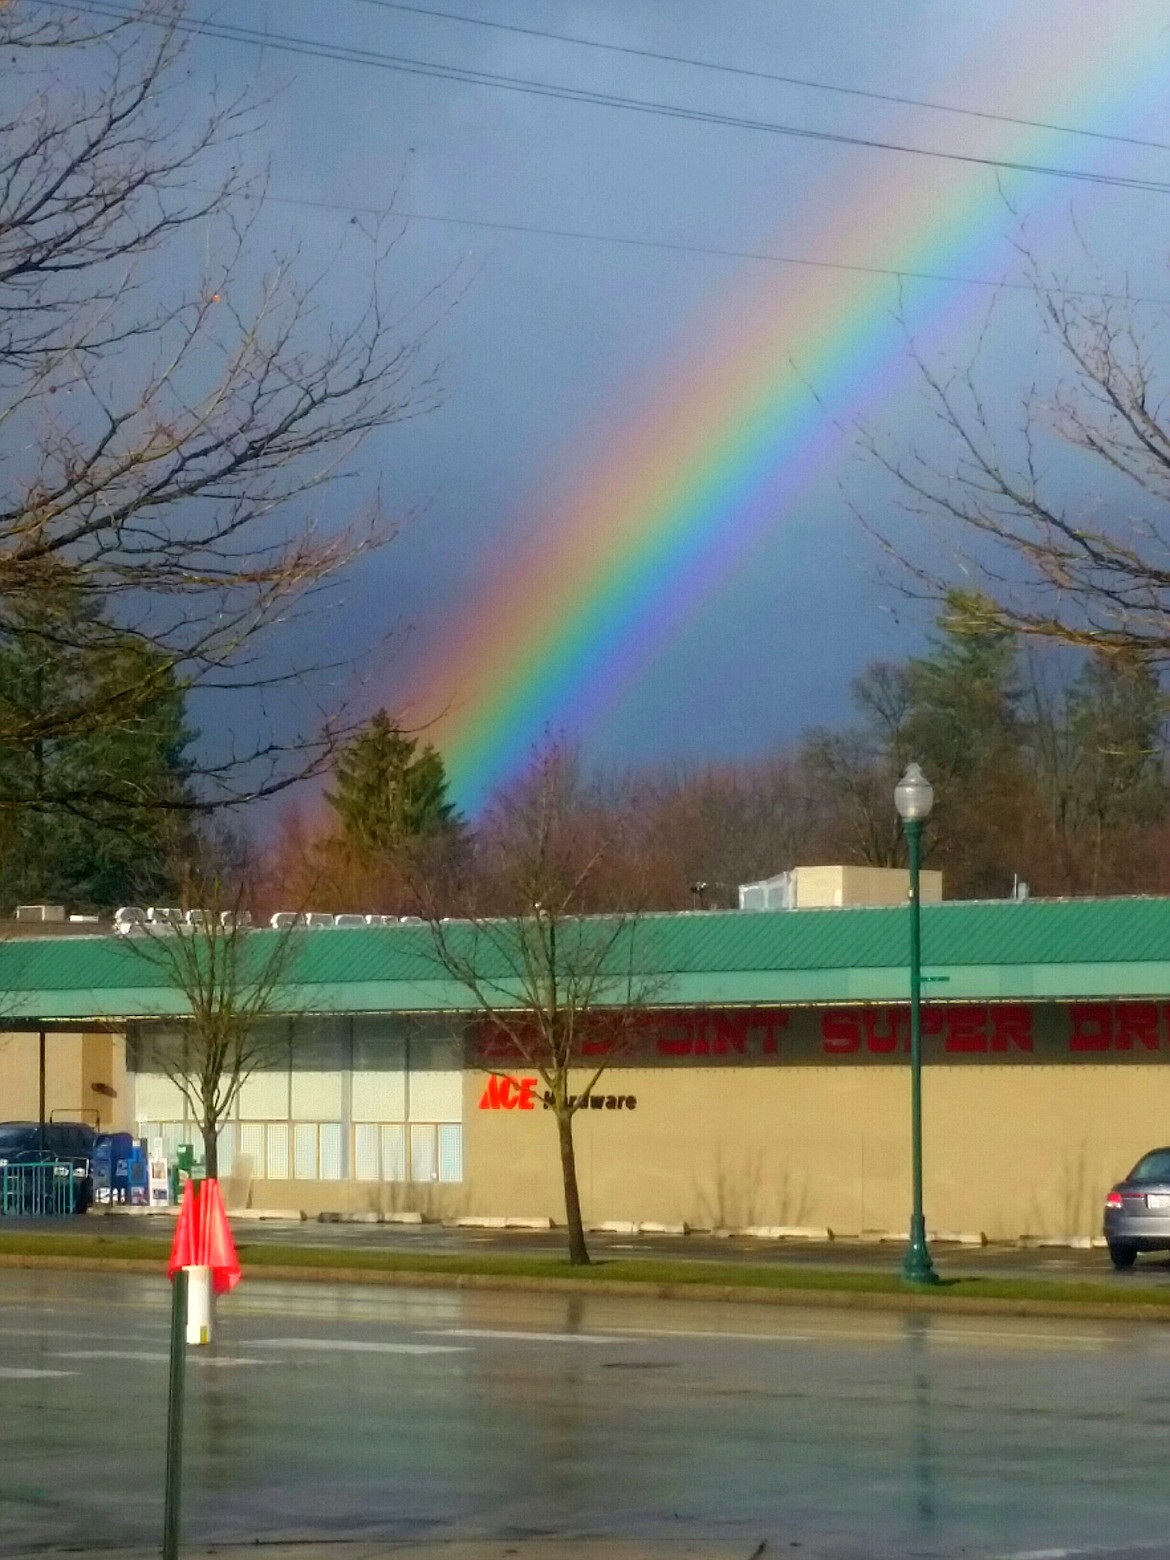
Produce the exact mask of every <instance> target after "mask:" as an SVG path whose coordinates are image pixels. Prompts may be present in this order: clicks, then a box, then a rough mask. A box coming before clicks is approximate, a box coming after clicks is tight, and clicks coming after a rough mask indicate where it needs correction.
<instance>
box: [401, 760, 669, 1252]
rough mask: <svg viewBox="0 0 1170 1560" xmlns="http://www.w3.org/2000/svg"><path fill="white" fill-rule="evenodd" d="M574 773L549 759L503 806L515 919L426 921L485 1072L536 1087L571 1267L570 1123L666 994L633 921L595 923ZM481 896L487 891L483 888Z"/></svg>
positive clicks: (500, 848)
mask: <svg viewBox="0 0 1170 1560" xmlns="http://www.w3.org/2000/svg"><path fill="white" fill-rule="evenodd" d="M575 789H576V769H575V765H574V764H573V762H572V759H571V756H566V754H565V753H564V752H563V751H558V750H556V749H552V750H550V751H548V752H546V753H544V754H542V755H541V756H540V757H539V758H538V760H537V762H536V765H535V767H534V770H533V772H532V774H530V775H529V776H528V777H526V779H525V781H524V782H523V783H522V784H521V786H520V787H519V788H518V790H517V791H516V792H514V793H513V794H512V795H511V796H509V797H506V798H504V799H503V800H502V801H501V802H500V803H499V804H498V815H497V817H496V818H495V819H494V820H493V824H494V828H493V831H492V832H493V838H494V846H493V849H494V851H495V853H496V860H495V863H494V879H493V881H492V882H491V885H490V888H489V889H488V893H489V894H490V896H491V898H492V899H493V900H494V901H495V903H497V904H498V903H500V902H507V903H510V905H511V913H509V914H503V915H484V914H482V913H476V912H475V911H474V910H472V912H471V913H470V914H468V915H467V916H466V918H463V919H460V920H456V921H449V920H445V919H443V918H441V917H440V916H439V915H438V914H437V913H435V911H434V910H433V909H432V911H431V913H430V914H429V917H428V919H429V924H430V928H431V933H432V938H433V945H434V950H435V957H436V959H437V961H438V963H439V964H440V965H441V966H442V968H443V969H444V970H445V971H446V972H447V974H448V975H449V976H450V977H451V978H452V979H454V980H456V981H458V982H459V984H460V985H461V986H463V988H464V989H465V990H466V991H467V993H468V995H469V996H470V998H471V1000H472V1002H473V1003H474V1005H475V1007H476V1009H477V1010H478V1011H479V1013H480V1015H481V1017H482V1019H483V1020H485V1021H486V1023H485V1024H484V1026H482V1027H483V1029H486V1035H485V1040H486V1047H485V1049H486V1054H484V1055H482V1056H481V1062H482V1064H483V1065H484V1066H485V1068H486V1070H487V1071H488V1072H495V1073H501V1072H505V1073H506V1072H507V1071H508V1069H509V1067H515V1066H517V1065H521V1066H526V1067H530V1068H532V1070H533V1071H534V1072H535V1073H536V1074H537V1076H538V1077H539V1078H540V1081H541V1083H542V1084H543V1086H544V1090H545V1099H546V1102H547V1103H548V1105H549V1107H550V1111H551V1114H552V1118H553V1122H554V1124H555V1127H556V1133H557V1147H558V1153H559V1160H560V1167H561V1180H562V1184H563V1187H564V1198H565V1222H566V1225H567V1227H568V1238H569V1261H570V1262H571V1263H573V1264H574V1265H582V1264H587V1263H588V1261H589V1251H588V1246H587V1244H586V1240H585V1227H584V1222H583V1219H582V1214H581V1198H580V1192H579V1189H578V1185H577V1161H576V1151H575V1146H574V1139H573V1123H574V1118H575V1117H576V1115H577V1113H578V1112H579V1111H581V1110H586V1109H588V1108H589V1104H590V1099H591V1097H592V1094H593V1091H594V1090H595V1089H596V1087H597V1084H598V1081H599V1080H600V1078H601V1076H602V1074H603V1073H604V1072H605V1070H606V1068H607V1067H608V1066H609V1065H610V1064H611V1063H612V1062H614V1061H615V1060H617V1059H619V1058H620V1057H621V1056H622V1055H623V1054H625V1053H628V1051H629V1050H630V1048H631V1047H632V1046H633V1044H634V1042H635V1040H636V1037H637V1035H638V1033H639V1030H640V1029H641V1028H642V1027H643V1020H642V1015H643V1013H644V1011H645V1008H646V1006H647V1004H648V1003H650V1002H652V1001H654V1000H655V999H656V998H657V997H658V996H659V995H660V994H661V993H662V991H663V990H664V981H663V978H662V976H661V975H658V974H655V973H654V970H653V962H652V958H651V952H650V939H649V938H648V937H647V936H646V935H645V934H646V923H645V922H644V921H643V920H642V919H641V918H640V917H639V915H638V914H637V912H626V913H612V912H611V913H608V914H601V915H597V914H594V915H589V914H585V913H583V911H582V906H583V905H585V904H587V903H588V896H589V892H590V884H591V880H592V879H593V877H594V875H595V874H597V873H599V870H600V866H601V863H602V860H603V858H604V854H605V851H604V849H603V848H602V847H601V846H599V845H598V844H597V842H596V839H595V838H594V837H589V838H586V836H584V835H583V834H581V833H579V832H577V830H576V829H575V827H574V825H575V822H576V821H577V815H576V811H575V806H574V801H575V797H574V792H575ZM480 892H481V894H482V893H483V892H484V890H483V889H482V888H481V890H480Z"/></svg>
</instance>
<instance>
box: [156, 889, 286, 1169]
mask: <svg viewBox="0 0 1170 1560" xmlns="http://www.w3.org/2000/svg"><path fill="white" fill-rule="evenodd" d="M184 897H185V898H186V900H187V903H186V905H185V906H182V907H178V914H177V916H176V918H175V919H174V920H172V921H169V922H162V923H159V924H157V925H156V924H147V925H143V926H142V927H140V928H138V929H137V930H135V931H134V932H132V933H131V934H130V935H129V941H130V945H131V946H132V948H133V949H134V952H135V953H136V954H137V955H138V957H139V958H141V959H142V960H143V961H144V963H146V964H147V965H149V966H150V969H151V971H152V973H153V974H154V976H155V977H156V979H157V981H158V983H159V984H160V985H161V986H162V987H163V988H164V989H165V990H167V991H169V992H170V993H172V994H174V995H175V996H177V997H178V999H179V1007H180V1010H181V1017H180V1019H179V1021H178V1024H177V1026H176V1027H175V1028H173V1029H168V1032H167V1033H166V1034H165V1035H163V1036H161V1037H159V1038H158V1039H157V1040H156V1041H155V1043H154V1044H152V1045H147V1047H146V1050H145V1057H144V1059H145V1060H146V1061H148V1062H149V1063H150V1064H151V1065H152V1066H154V1067H157V1068H158V1069H159V1071H161V1072H162V1073H163V1074H164V1075H165V1076H166V1077H167V1078H169V1079H170V1080H171V1082H172V1083H173V1084H175V1086H176V1087H177V1088H178V1089H179V1090H180V1091H181V1093H182V1095H183V1098H184V1100H185V1101H186V1102H187V1106H188V1108H189V1109H190V1111H191V1114H192V1116H193V1117H194V1118H195V1120H196V1121H197V1122H198V1123H199V1126H200V1130H201V1132H202V1134H203V1147H204V1159H205V1163H206V1167H207V1174H208V1176H209V1177H210V1178H212V1179H213V1180H214V1179H216V1178H217V1177H218V1174H219V1134H220V1130H221V1128H222V1127H223V1124H224V1122H225V1121H227V1120H228V1119H229V1117H230V1116H231V1112H232V1107H233V1106H234V1104H235V1102H236V1100H237V1099H238V1098H239V1094H240V1090H241V1089H242V1088H243V1087H244V1085H245V1084H246V1083H247V1081H248V1079H249V1078H250V1077H251V1076H252V1074H253V1073H254V1072H256V1071H257V1070H258V1069H262V1068H265V1067H270V1066H273V1065H274V1064H276V1063H287V1061H288V1058H289V1036H288V1033H287V1030H286V1027H285V1026H284V1025H282V1024H280V1023H279V1022H278V1019H279V1017H280V1016H282V1014H283V1010H282V1009H281V1008H280V1006H279V1003H278V997H279V994H280V988H281V986H282V985H283V983H284V981H285V979H286V976H287V973H288V968H289V962H290V959H291V957H292V956H293V954H294V953H295V950H296V948H297V946H298V944H299V937H300V933H299V931H298V929H297V927H296V926H295V924H294V925H293V926H290V927H289V928H287V929H284V930H272V929H269V928H263V929H257V928H253V926H252V924H251V917H250V916H249V914H248V913H247V911H246V910H245V908H244V903H243V900H244V894H243V891H242V889H240V888H239V887H234V886H232V885H230V884H229V883H228V882H226V881H225V880H224V879H223V878H221V877H219V876H218V875H213V876H210V877H208V878H206V879H204V880H203V881H202V882H200V883H199V884H198V885H197V886H194V887H193V888H192V890H191V891H190V892H189V893H188V894H187V895H186V896H184ZM158 1018H159V1019H160V1020H161V1019H164V1018H166V1019H167V1020H168V1021H169V1023H171V1024H174V1022H175V1020H174V1014H173V1012H172V1011H171V1007H170V1004H168V1003H166V1002H164V1003H162V1004H160V1011H159V1014H158Z"/></svg>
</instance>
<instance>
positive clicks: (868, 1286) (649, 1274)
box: [0, 1232, 1170, 1316]
mask: <svg viewBox="0 0 1170 1560" xmlns="http://www.w3.org/2000/svg"><path fill="white" fill-rule="evenodd" d="M237 1250H238V1251H239V1255H240V1261H241V1264H242V1265H243V1268H244V1271H245V1273H246V1272H247V1270H248V1269H249V1268H252V1269H257V1268H265V1267H269V1268H285V1269H288V1268H299V1269H301V1270H302V1271H313V1272H314V1273H320V1272H329V1271H337V1272H339V1273H344V1272H346V1271H348V1272H360V1273H418V1274H436V1275H443V1276H445V1277H446V1276H452V1275H467V1276H469V1277H475V1276H483V1277H500V1278H512V1279H528V1280H536V1281H540V1280H548V1279H574V1280H578V1281H581V1282H584V1283H590V1282H596V1283H607V1284H608V1283H615V1282H616V1283H628V1284H634V1285H639V1286H646V1287H659V1288H661V1287H667V1286H668V1287H671V1288H682V1287H686V1286H689V1285H703V1286H714V1287H720V1288H729V1289H753V1290H785V1291H798V1292H804V1293H822V1294H823V1293H836V1294H841V1295H849V1294H857V1295H865V1294H869V1295H897V1294H906V1293H919V1294H924V1293H925V1294H929V1295H931V1296H935V1297H937V1298H938V1299H939V1300H940V1301H942V1302H945V1300H946V1299H947V1298H949V1297H954V1298H956V1299H980V1300H1002V1301H1005V1302H1011V1301H1021V1302H1027V1301H1036V1302H1042V1303H1056V1304H1071V1305H1077V1304H1079V1305H1093V1306H1105V1307H1108V1306H1122V1307H1133V1306H1142V1307H1155V1308H1157V1309H1159V1310H1163V1311H1165V1312H1166V1313H1167V1315H1168V1316H1170V1287H1168V1288H1161V1287H1159V1288H1157V1289H1155V1288H1152V1287H1151V1288H1147V1287H1146V1286H1144V1285H1143V1286H1141V1287H1140V1288H1139V1287H1138V1286H1137V1285H1135V1284H1133V1283H1132V1282H1129V1281H1127V1280H1125V1279H1120V1280H1115V1281H1112V1282H1111V1281H1109V1280H1108V1279H1103V1280H1092V1279H1083V1280H1078V1281H1074V1282H1069V1281H1068V1280H1066V1279H1046V1278H1034V1279H1033V1278H1024V1279H1019V1278H960V1279H944V1281H943V1282H942V1283H941V1284H939V1285H937V1286H936V1287H934V1288H931V1289H929V1290H922V1289H917V1290H916V1289H915V1288H914V1287H913V1286H909V1285H907V1284H905V1283H903V1282H902V1280H901V1279H900V1278H899V1277H898V1275H897V1274H896V1273H893V1272H890V1273H873V1272H866V1273H850V1272H842V1271H840V1270H827V1269H816V1268H807V1267H803V1266H802V1267H785V1266H782V1265H781V1264H779V1263H776V1262H769V1263H768V1264H766V1265H764V1264H753V1263H749V1262H709V1261H688V1260H687V1259H686V1258H658V1257H647V1258H638V1257H634V1258H624V1257H623V1258H603V1259H601V1260H597V1261H594V1262H593V1263H591V1264H590V1265H589V1266H588V1267H584V1268H580V1267H577V1268H575V1267H571V1266H570V1265H569V1263H568V1262H567V1261H566V1260H565V1259H564V1258H562V1257H550V1256H539V1257H538V1256H522V1255H521V1256H491V1255H483V1254H478V1253H477V1254H473V1253H468V1254H466V1255H462V1254H457V1255H452V1256H446V1255H437V1254H432V1253H425V1252H417V1253H412V1252H399V1251H369V1250H346V1249H344V1248H332V1247H331V1248H324V1247H320V1246H298V1245H291V1246H278V1245H269V1244H268V1243H267V1242H265V1243H263V1244H254V1245H253V1244H249V1243H248V1242H247V1241H246V1240H244V1241H240V1242H238V1244H237ZM169 1251H170V1241H169V1240H168V1239H158V1238H156V1237H151V1236H146V1235H143V1236H124V1235H122V1236H104V1235H55V1234H51V1235H40V1234H27V1235H22V1234H5V1233H2V1232H0V1256H13V1257H34V1258H35V1257H38V1256H43V1257H56V1258H68V1257H77V1258H89V1259H93V1258H99V1259H107V1260H111V1261H135V1262H141V1261H157V1262H158V1264H159V1267H160V1270H161V1269H162V1268H163V1267H164V1266H165V1264H166V1259H167V1255H168V1253H169Z"/></svg>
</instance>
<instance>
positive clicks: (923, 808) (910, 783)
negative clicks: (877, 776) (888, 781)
mask: <svg viewBox="0 0 1170 1560" xmlns="http://www.w3.org/2000/svg"><path fill="white" fill-rule="evenodd" d="M894 806H895V807H896V808H897V809H898V816H899V817H900V818H901V820H902V822H903V823H925V822H926V820H927V818H929V817H930V813H931V809H932V808H933V806H934V787H933V786H932V785H931V783H930V781H929V780H928V779H927V778H926V776H925V775H924V774H923V773H922V770H921V769H920V768H919V767H918V765H917V764H907V765H906V773H905V774H904V775H903V776H902V778H901V779H900V780H899V781H898V783H897V785H896V786H895V787H894Z"/></svg>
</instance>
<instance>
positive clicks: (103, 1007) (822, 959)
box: [0, 899, 1170, 1027]
mask: <svg viewBox="0 0 1170 1560" xmlns="http://www.w3.org/2000/svg"><path fill="white" fill-rule="evenodd" d="M445 933H446V935H447V936H449V937H450V938H452V939H453V940H454V942H455V943H459V942H460V941H461V942H462V944H463V946H465V947H466V946H468V945H469V942H470V939H471V937H472V935H473V929H472V928H471V927H469V926H468V925H466V924H462V925H461V924H458V923H453V924H449V925H448V926H447V927H446V929H445ZM253 935H254V936H255V937H256V938H257V940H258V942H259V940H260V939H269V938H273V939H274V938H276V937H277V936H279V935H281V934H278V933H271V932H266V931H261V932H257V933H255V934H253ZM260 946H261V947H262V946H263V943H261V944H260ZM907 946H908V926H907V910H906V909H905V908H904V907H897V908H894V909H855V910H800V911H765V912H745V911H728V912H696V913H690V914H677V915H650V916H645V917H643V918H641V919H640V920H639V921H638V922H637V923H636V928H635V931H634V948H635V959H634V963H635V965H636V967H637V969H638V970H639V971H640V972H641V973H642V974H644V975H645V976H646V977H648V979H649V980H650V981H652V982H653V983H654V995H655V1000H656V1001H657V1002H659V1003H661V1004H662V1005H688V1006H689V1005H696V1006H701V1005H708V1004H709V1005H733V1004H742V1003H824V1002H888V1001H904V1000H905V999H906V995H907V970H906V958H907ZM922 956H923V966H924V972H925V977H926V981H927V995H928V997H929V998H931V999H933V1000H982V1001H987V1000H995V999H1023V1000H1026V999H1029V998H1037V999H1041V998H1056V999H1059V998H1077V997H1092V996H1100V997H1116V996H1134V997H1140V996H1155V997H1167V998H1170V899H1111V900H1110V899H1105V900H1094V899H1076V900H1025V901H1023V902H1015V901H979V902H964V901H954V902H951V903H947V904H940V905H926V906H924V907H923V911H922ZM476 957H477V959H478V960H479V961H480V965H481V968H482V969H483V971H484V973H485V974H486V975H489V976H497V977H500V976H506V974H507V961H506V958H505V957H504V956H503V955H502V954H501V953H500V952H499V951H498V950H495V949H493V948H492V947H490V946H488V945H487V944H486V943H485V941H484V940H483V939H482V938H481V939H480V940H479V943H478V947H477V953H476ZM274 1006H275V1007H277V1008H279V1009H281V1010H283V1011H287V1012H318V1013H322V1012H354V1013H360V1012H395V1011H412V1010H413V1011H422V1010H436V1009H438V1010H452V1011H458V1010H460V1009H465V1010H466V1009H471V1008H473V1007H474V1004H473V1003H472V1002H471V1001H470V1000H469V996H468V993H467V991H466V990H465V988H464V987H463V986H461V985H460V984H459V983H458V982H457V981H455V980H453V979H452V978H451V976H450V975H449V974H448V973H447V971H446V970H445V969H444V968H443V966H442V964H441V962H440V960H439V958H438V955H437V953H436V949H435V943H434V938H433V935H432V932H431V929H430V928H429V927H427V926H425V925H423V926H410V925H407V926H397V927H394V926H391V927H377V928H373V927H371V928H365V929H346V930H321V931H305V932H299V933H297V934H296V946H295V948H294V949H293V950H292V951H291V953H290V956H289V962H288V966H287V969H286V972H285V984H284V985H283V986H282V989H281V991H280V993H279V994H278V999H277V1001H276V1002H275V1004H274ZM182 1010H183V1003H182V998H181V993H180V992H178V991H176V990H174V989H171V988H169V987H168V984H167V981H166V978H165V976H164V975H163V974H161V973H160V971H159V969H158V968H157V964H156V963H155V962H154V961H153V960H152V959H151V958H149V957H148V956H147V955H146V954H144V952H143V950H142V948H141V946H139V945H138V939H133V938H122V937H116V936H113V935H112V934H111V935H102V936H94V937H78V936H72V937H68V938H65V937H62V938H22V939H20V940H14V941H10V942H0V1027H5V1026H6V1025H7V1026H8V1027H13V1026H14V1023H15V1021H17V1020H26V1021H27V1020H30V1019H40V1020H44V1021H45V1022H53V1021H57V1022H63V1021H71V1020H80V1019H93V1020H101V1019H109V1018H121V1017H132V1016H147V1015H161V1014H172V1013H173V1014H178V1013H181V1012H182Z"/></svg>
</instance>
